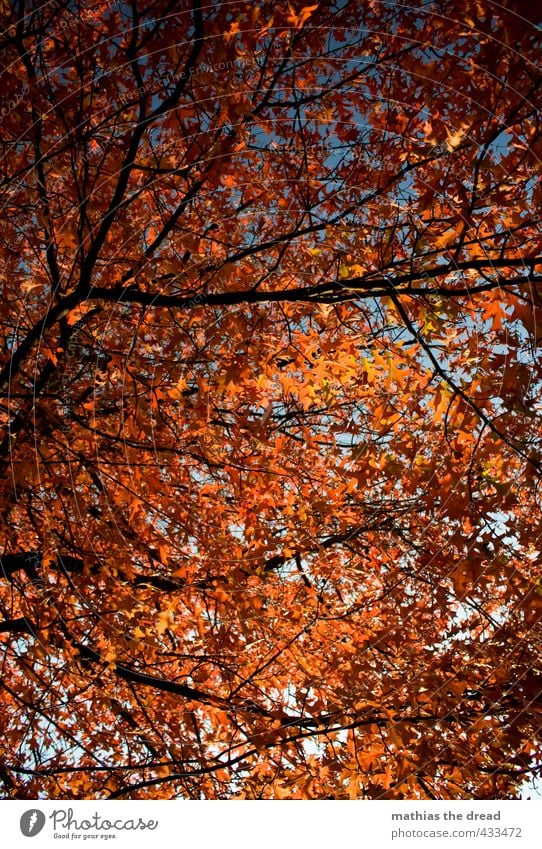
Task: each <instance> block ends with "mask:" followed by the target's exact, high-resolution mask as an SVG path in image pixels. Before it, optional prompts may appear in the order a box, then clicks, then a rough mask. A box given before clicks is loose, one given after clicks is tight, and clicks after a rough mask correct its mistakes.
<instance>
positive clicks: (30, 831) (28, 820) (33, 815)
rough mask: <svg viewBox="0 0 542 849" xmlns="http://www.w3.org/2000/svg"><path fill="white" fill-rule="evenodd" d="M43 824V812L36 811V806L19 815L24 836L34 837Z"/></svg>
mask: <svg viewBox="0 0 542 849" xmlns="http://www.w3.org/2000/svg"><path fill="white" fill-rule="evenodd" d="M44 825H45V814H44V813H42V811H38V809H37V808H32V809H31V810H30V811H25V812H24V814H23V815H22V817H21V831H22V833H23V834H24V836H25V837H35V836H36V834H39V833H40V831H41V830H42V828H43V826H44Z"/></svg>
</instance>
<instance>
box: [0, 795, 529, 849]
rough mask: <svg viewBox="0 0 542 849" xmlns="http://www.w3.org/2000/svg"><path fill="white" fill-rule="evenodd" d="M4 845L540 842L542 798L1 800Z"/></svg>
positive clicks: (313, 846) (441, 846)
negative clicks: (423, 800) (442, 800)
mask: <svg viewBox="0 0 542 849" xmlns="http://www.w3.org/2000/svg"><path fill="white" fill-rule="evenodd" d="M0 804H1V808H0V813H1V814H2V835H1V843H2V846H6V847H9V849H12V847H22V846H24V847H29V846H32V847H33V849H46V848H47V849H49V847H57V849H58V847H62V846H67V845H68V844H72V845H73V844H79V845H81V846H82V845H85V846H89V845H93V846H104V845H109V846H113V847H115V849H121V847H128V846H129V847H130V849H132V847H134V849H135V847H149V846H156V845H157V844H158V843H160V844H162V845H163V847H164V849H169V847H173V846H174V847H187V849H217V847H219V849H256V847H257V849H289V847H296V849H298V847H299V849H301V847H303V849H305V847H307V849H309V848H310V849H335V847H337V849H338V847H339V846H340V847H343V846H347V847H348V849H358V847H359V849H365V847H371V849H372V847H373V846H377V847H379V849H380V847H383V849H388V847H394V849H395V847H396V849H399V847H405V848H406V847H409V846H411V847H414V846H416V847H417V849H418V847H425V846H427V847H432V849H455V847H469V846H472V847H476V849H490V847H491V849H497V847H504V846H506V847H517V849H540V847H541V846H542V834H541V830H542V829H541V826H540V815H541V814H542V807H541V802H540V801H534V800H524V801H511V800H505V801H453V802H420V803H418V802H395V801H353V802H349V801H307V802H302V801H294V800H292V801H287V800H286V801H276V802H269V801H261V802H260V801H254V802H252V801H251V802H248V801H247V802H246V801H184V800H182V801H170V802H167V801H152V800H149V801H74V802H64V801H59V802H55V801H52V802H50V801H35V802H34V801H28V802H20V801H13V802H12V801H5V802H2V803H0Z"/></svg>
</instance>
